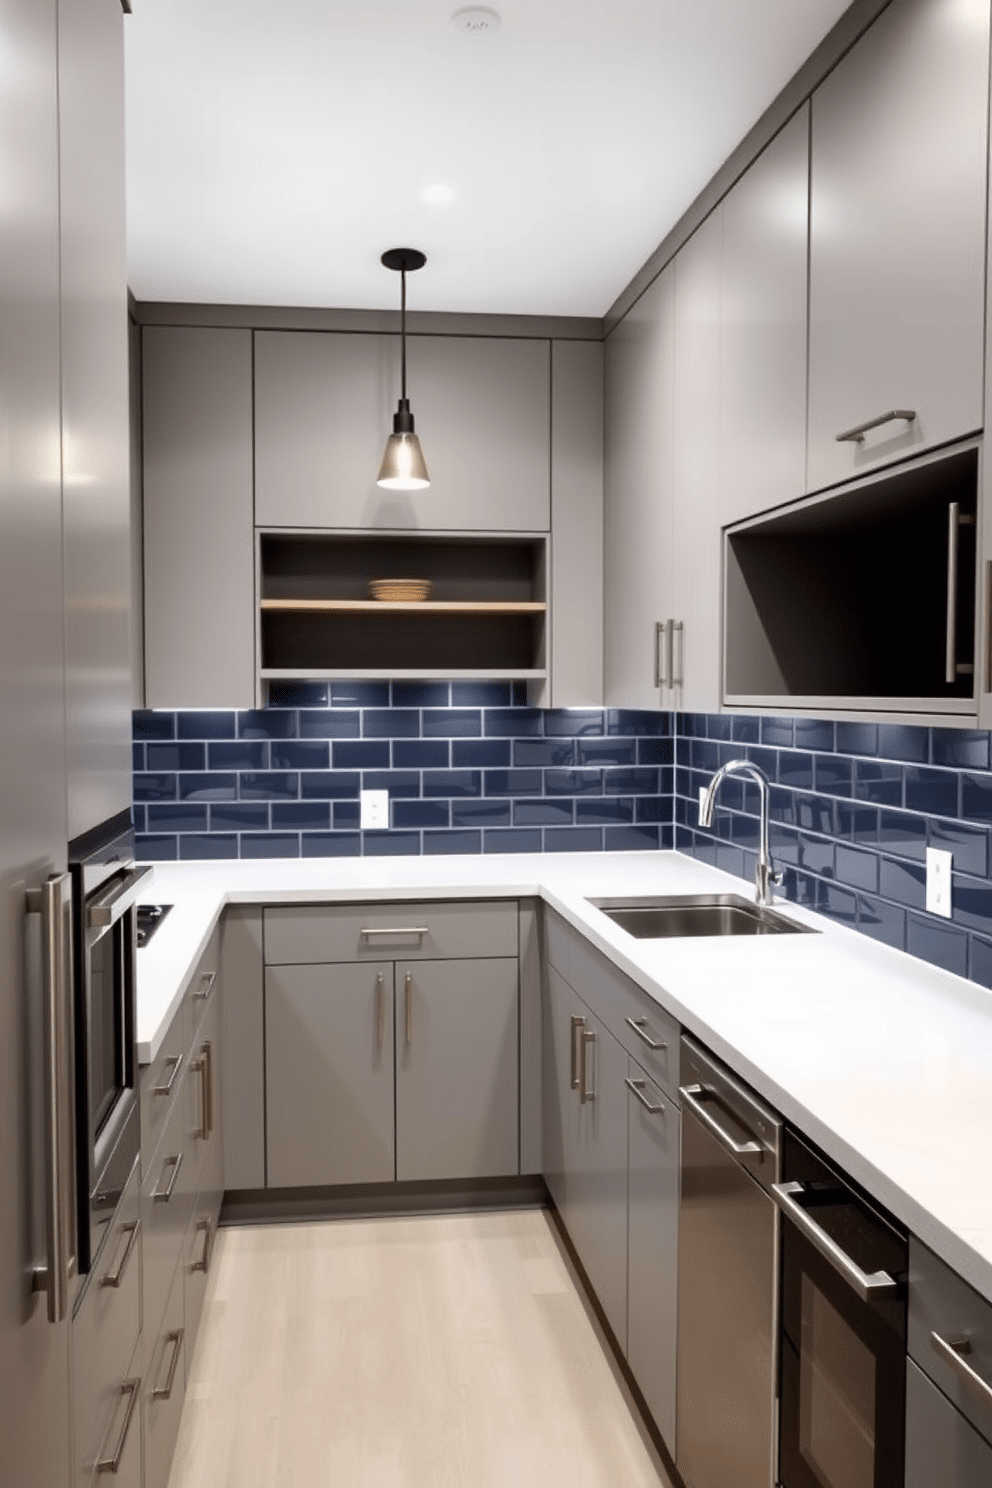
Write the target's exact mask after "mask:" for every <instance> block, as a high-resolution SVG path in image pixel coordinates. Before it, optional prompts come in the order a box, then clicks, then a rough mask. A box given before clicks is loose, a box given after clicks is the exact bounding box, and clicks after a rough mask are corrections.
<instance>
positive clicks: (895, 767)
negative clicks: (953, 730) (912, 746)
mask: <svg viewBox="0 0 992 1488" xmlns="http://www.w3.org/2000/svg"><path fill="white" fill-rule="evenodd" d="M839 727H840V725H839V724H838V728H839ZM903 770H904V767H903V766H902V765H899V764H893V763H890V762H889V761H885V762H882V763H879V762H876V761H875V760H865V759H858V760H855V762H854V795H855V799H856V800H858V801H872V802H874V804H875V805H876V806H901V805H902V791H903Z"/></svg>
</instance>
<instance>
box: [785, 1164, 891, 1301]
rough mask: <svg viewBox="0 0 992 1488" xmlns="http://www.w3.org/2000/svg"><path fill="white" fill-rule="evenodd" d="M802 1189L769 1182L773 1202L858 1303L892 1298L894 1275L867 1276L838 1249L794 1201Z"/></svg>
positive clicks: (844, 1251) (798, 1185)
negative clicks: (855, 1293) (849, 1289)
mask: <svg viewBox="0 0 992 1488" xmlns="http://www.w3.org/2000/svg"><path fill="white" fill-rule="evenodd" d="M805 1192H806V1190H805V1187H804V1186H803V1184H801V1183H773V1184H772V1194H773V1195H774V1198H775V1202H776V1204H777V1205H778V1207H779V1208H780V1209H781V1211H782V1213H783V1214H784V1215H785V1217H786V1218H787V1219H789V1220H791V1221H792V1223H793V1224H794V1225H795V1227H796V1229H797V1230H798V1231H799V1232H800V1234H802V1235H804V1236H805V1237H806V1239H807V1240H808V1241H809V1242H810V1244H811V1245H812V1246H813V1247H814V1249H815V1250H817V1251H819V1253H820V1255H821V1256H822V1257H823V1259H824V1260H825V1261H829V1263H830V1265H831V1266H833V1268H834V1270H835V1271H838V1272H839V1273H840V1274H841V1276H843V1278H844V1280H845V1281H846V1282H847V1283H848V1285H849V1286H850V1287H852V1288H853V1290H854V1291H855V1292H857V1294H858V1296H859V1297H860V1298H861V1300H862V1302H877V1301H880V1300H881V1299H882V1298H883V1297H894V1296H895V1295H896V1293H897V1292H898V1290H899V1283H898V1282H897V1281H896V1279H895V1277H894V1276H890V1275H889V1273H888V1271H873V1272H872V1273H871V1274H870V1275H869V1274H868V1272H867V1271H862V1269H861V1267H860V1266H859V1265H858V1263H857V1261H852V1259H851V1257H850V1256H849V1255H848V1254H847V1251H846V1250H842V1249H841V1247H840V1246H839V1245H838V1244H837V1242H836V1240H834V1239H832V1238H831V1236H830V1235H828V1234H827V1232H826V1230H824V1229H821V1227H820V1226H819V1225H818V1224H817V1223H816V1220H815V1219H811V1218H810V1216H809V1215H808V1214H807V1212H806V1210H805V1209H804V1208H803V1206H802V1205H801V1204H800V1203H798V1202H797V1198H798V1196H799V1195H801V1194H803V1193H805Z"/></svg>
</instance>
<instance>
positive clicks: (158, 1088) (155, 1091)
mask: <svg viewBox="0 0 992 1488" xmlns="http://www.w3.org/2000/svg"><path fill="white" fill-rule="evenodd" d="M168 1065H171V1069H170V1070H169V1078H168V1079H167V1080H166V1081H165V1083H164V1084H162V1085H153V1086H152V1095H171V1094H172V1087H173V1086H174V1085H175V1083H176V1081H177V1080H178V1078H179V1071H180V1070H181V1069H182V1067H183V1056H182V1055H181V1054H170V1055H169V1058H168V1059H167V1060H166V1061H165V1064H164V1065H163V1066H162V1068H163V1069H165V1068H166V1066H168Z"/></svg>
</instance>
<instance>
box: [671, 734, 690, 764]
mask: <svg viewBox="0 0 992 1488" xmlns="http://www.w3.org/2000/svg"><path fill="white" fill-rule="evenodd" d="M675 763H676V764H677V765H679V766H682V767H684V768H685V769H689V768H690V767H691V765H692V740H691V739H676V740H675Z"/></svg>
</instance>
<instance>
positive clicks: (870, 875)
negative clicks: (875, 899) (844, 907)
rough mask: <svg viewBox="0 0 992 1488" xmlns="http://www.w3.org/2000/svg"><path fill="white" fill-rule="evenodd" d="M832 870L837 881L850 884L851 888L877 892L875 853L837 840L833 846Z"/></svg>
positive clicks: (876, 856)
mask: <svg viewBox="0 0 992 1488" xmlns="http://www.w3.org/2000/svg"><path fill="white" fill-rule="evenodd" d="M834 872H835V873H836V875H837V880H838V882H839V883H845V884H850V886H851V888H852V889H864V890H865V892H866V893H868V894H877V892H878V855H877V854H876V853H871V852H862V850H861V849H860V848H857V847H848V846H847V844H846V843H844V842H838V843H837V845H836V847H835V848H834Z"/></svg>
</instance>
